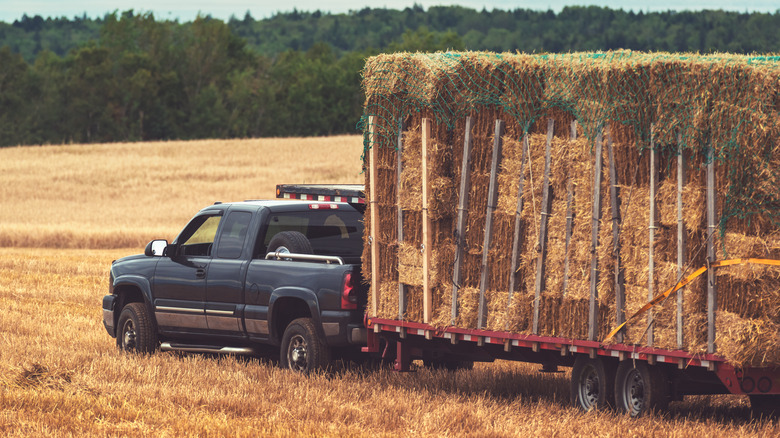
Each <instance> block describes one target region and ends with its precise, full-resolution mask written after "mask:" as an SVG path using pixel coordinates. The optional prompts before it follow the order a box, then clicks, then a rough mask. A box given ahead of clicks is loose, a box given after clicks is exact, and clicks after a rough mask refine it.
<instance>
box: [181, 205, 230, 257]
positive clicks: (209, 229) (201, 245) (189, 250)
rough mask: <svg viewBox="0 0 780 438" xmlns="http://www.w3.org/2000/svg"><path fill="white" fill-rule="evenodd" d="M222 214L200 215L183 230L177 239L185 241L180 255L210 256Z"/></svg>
mask: <svg viewBox="0 0 780 438" xmlns="http://www.w3.org/2000/svg"><path fill="white" fill-rule="evenodd" d="M221 220H222V216H221V215H220V216H207V215H204V216H198V217H196V218H195V219H193V220H192V221H191V222H190V223H189V224H188V225H187V227H186V228H185V229H184V231H182V233H181V235H180V236H179V238H178V239H177V240H179V241H182V240H183V241H184V243H182V244H181V247H180V249H179V255H188V256H206V257H208V256H210V255H211V246H212V244H213V243H214V237H215V236H216V235H217V228H219V222H220V221H221Z"/></svg>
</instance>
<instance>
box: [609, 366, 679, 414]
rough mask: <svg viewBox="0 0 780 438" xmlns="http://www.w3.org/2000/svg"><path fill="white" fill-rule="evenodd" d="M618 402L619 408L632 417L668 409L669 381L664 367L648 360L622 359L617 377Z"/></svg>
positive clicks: (616, 393) (616, 398) (616, 401)
mask: <svg viewBox="0 0 780 438" xmlns="http://www.w3.org/2000/svg"><path fill="white" fill-rule="evenodd" d="M615 403H616V405H617V409H618V411H619V412H621V413H627V414H629V415H630V416H631V417H641V416H643V415H646V414H648V413H649V412H651V411H653V410H663V409H666V407H667V405H668V404H669V384H668V382H667V381H666V376H665V374H664V372H663V370H662V369H661V368H659V367H658V366H653V365H648V364H647V363H645V362H639V361H636V362H634V361H632V360H626V361H623V362H620V365H618V369H617V377H616V378H615Z"/></svg>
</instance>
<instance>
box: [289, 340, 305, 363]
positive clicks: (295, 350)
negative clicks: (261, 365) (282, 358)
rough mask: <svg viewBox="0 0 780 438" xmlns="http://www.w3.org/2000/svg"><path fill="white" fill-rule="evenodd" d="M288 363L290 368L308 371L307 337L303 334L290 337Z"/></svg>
mask: <svg viewBox="0 0 780 438" xmlns="http://www.w3.org/2000/svg"><path fill="white" fill-rule="evenodd" d="M287 363H288V364H289V366H290V369H293V370H295V371H306V367H307V363H306V339H304V338H303V336H301V335H295V336H293V337H292V339H290V346H289V347H288V348H287Z"/></svg>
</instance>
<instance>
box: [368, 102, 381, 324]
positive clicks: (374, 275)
mask: <svg viewBox="0 0 780 438" xmlns="http://www.w3.org/2000/svg"><path fill="white" fill-rule="evenodd" d="M375 120H376V118H375V116H369V117H368V147H369V154H368V166H369V168H368V179H369V202H370V205H369V208H370V210H371V211H370V214H371V232H370V234H369V237H370V239H369V242H370V243H371V315H372V316H377V312H378V309H379V211H378V208H377V200H376V178H377V176H376V174H377V160H378V158H377V157H378V155H379V154H378V152H377V149H378V148H379V145H378V144H377V143H376V124H375Z"/></svg>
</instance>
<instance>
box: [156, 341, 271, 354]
mask: <svg viewBox="0 0 780 438" xmlns="http://www.w3.org/2000/svg"><path fill="white" fill-rule="evenodd" d="M160 350H161V351H186V352H188V353H215V354H255V353H256V351H255V349H254V348H241V347H220V346H216V345H195V344H172V343H170V342H163V343H162V344H160Z"/></svg>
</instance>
